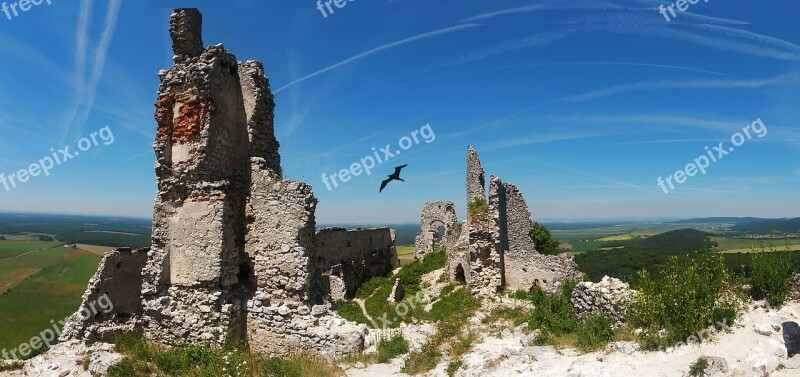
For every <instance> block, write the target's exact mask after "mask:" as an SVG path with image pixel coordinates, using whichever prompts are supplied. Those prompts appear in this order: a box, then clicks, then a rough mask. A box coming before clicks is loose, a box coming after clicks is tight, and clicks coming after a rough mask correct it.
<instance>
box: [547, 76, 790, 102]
mask: <svg viewBox="0 0 800 377" xmlns="http://www.w3.org/2000/svg"><path fill="white" fill-rule="evenodd" d="M797 81H800V75H798V74H796V73H790V74H784V75H780V76H776V77H771V78H766V79H748V80H723V79H713V80H689V81H647V82H640V83H635V84H626V85H617V86H612V87H609V88H604V89H599V90H594V91H590V92H586V93H582V94H576V95H572V96H567V97H562V98H561V100H563V101H567V102H584V101H589V100H595V99H598V98H603V97H610V96H613V95H617V94H620V93H624V92H630V91H653V90H662V89H757V88H764V87H768V86H776V85H783V84H786V83H793V82H797Z"/></svg>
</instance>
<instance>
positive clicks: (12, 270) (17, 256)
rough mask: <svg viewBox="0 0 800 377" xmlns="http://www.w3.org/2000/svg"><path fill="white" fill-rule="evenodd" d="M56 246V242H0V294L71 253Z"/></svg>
mask: <svg viewBox="0 0 800 377" xmlns="http://www.w3.org/2000/svg"><path fill="white" fill-rule="evenodd" d="M58 245H59V244H58V242H40V241H0V293H3V292H6V291H7V290H9V289H11V288H12V287H14V286H15V285H17V284H19V283H20V282H21V281H23V280H25V279H26V278H28V277H29V276H31V275H33V274H34V273H36V272H37V271H39V270H41V269H42V268H43V267H45V266H48V265H51V264H53V263H56V262H58V261H59V260H60V259H61V258H63V257H64V256H65V255H67V254H69V252H70V251H72V250H71V249H68V248H63V247H60V246H58Z"/></svg>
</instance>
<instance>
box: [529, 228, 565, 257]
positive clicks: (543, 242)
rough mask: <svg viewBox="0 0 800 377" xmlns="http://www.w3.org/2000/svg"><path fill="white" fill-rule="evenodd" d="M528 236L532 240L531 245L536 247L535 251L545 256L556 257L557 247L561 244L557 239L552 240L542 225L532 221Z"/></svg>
mask: <svg viewBox="0 0 800 377" xmlns="http://www.w3.org/2000/svg"><path fill="white" fill-rule="evenodd" d="M530 234H531V239H532V240H533V245H534V246H535V247H536V251H538V252H540V253H542V254H545V255H557V254H558V253H559V251H560V248H559V245H560V244H561V243H560V242H558V240H557V239H555V238H553V235H552V234H551V233H550V230H549V229H547V228H546V227H545V226H544V225H542V224H539V223H537V222H535V221H534V223H533V227H532V228H531V233H530Z"/></svg>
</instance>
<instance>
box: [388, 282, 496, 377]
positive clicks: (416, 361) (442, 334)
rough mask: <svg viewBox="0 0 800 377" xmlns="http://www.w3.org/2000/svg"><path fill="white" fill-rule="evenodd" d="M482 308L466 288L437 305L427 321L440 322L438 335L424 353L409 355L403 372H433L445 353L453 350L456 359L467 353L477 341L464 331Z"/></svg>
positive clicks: (429, 342)
mask: <svg viewBox="0 0 800 377" xmlns="http://www.w3.org/2000/svg"><path fill="white" fill-rule="evenodd" d="M479 307H480V300H479V299H477V298H475V297H473V296H472V295H471V294H469V292H467V291H466V290H465V289H463V288H459V289H456V290H454V291H453V292H451V293H450V294H448V295H447V296H445V297H443V298H442V299H441V300H440V301H438V302H436V303H435V304H433V308H432V309H431V311H430V312H429V313H425V314H424V316H423V319H426V320H430V321H435V322H436V334H435V335H433V336H432V337H431V338H430V339H429V340H428V342H427V343H426V344H425V345H423V346H422V348H421V349H420V350H418V351H415V352H412V353H410V354H409V355H408V358H406V360H405V364H404V365H403V369H402V371H403V372H404V373H408V374H412V375H413V374H420V373H424V372H427V371H430V370H431V369H433V368H435V367H436V365H437V364H438V363H439V361H440V360H441V358H442V350H449V353H450V357H451V358H455V359H458V357H459V356H461V355H463V354H464V353H466V352H467V351H468V350H469V348H470V347H471V346H472V342H473V341H474V340H475V338H474V335H472V334H464V333H463V328H464V325H465V324H466V323H468V320H469V318H470V317H472V315H473V314H474V313H475V311H476V310H477V309H478V308H479Z"/></svg>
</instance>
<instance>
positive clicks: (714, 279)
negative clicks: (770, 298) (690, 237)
mask: <svg viewBox="0 0 800 377" xmlns="http://www.w3.org/2000/svg"><path fill="white" fill-rule="evenodd" d="M732 282H733V279H732V277H731V275H730V273H729V272H728V270H727V269H726V268H725V262H724V259H723V256H722V255H719V254H713V253H711V252H696V253H694V254H691V255H689V256H687V257H686V258H683V259H679V258H678V257H675V256H672V257H670V259H669V261H668V262H667V265H666V266H665V267H664V268H663V269H662V270H660V271H658V272H656V273H655V274H654V275H651V274H650V273H649V272H647V271H646V270H642V271H640V272H639V294H638V295H637V297H636V299H635V300H634V303H633V305H632V310H631V315H630V317H629V322H630V323H631V324H632V325H634V326H639V327H642V328H643V330H644V331H643V332H642V334H641V335H640V344H641V345H642V347H644V348H647V349H654V348H657V347H659V346H667V345H669V344H675V343H678V342H681V341H685V340H686V339H687V338H689V337H690V336H692V335H695V334H697V333H699V332H701V331H702V330H704V329H705V328H706V326H708V324H709V323H718V322H722V321H725V322H724V323H732V322H733V320H735V319H736V313H737V310H738V305H737V298H736V297H735V295H734V294H733V293H732V292H731V291H730V290H729V288H728V287H730V286H732V285H733V284H732ZM662 329H663V330H665V331H666V334H660V333H659V332H660V331H661V330H662Z"/></svg>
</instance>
